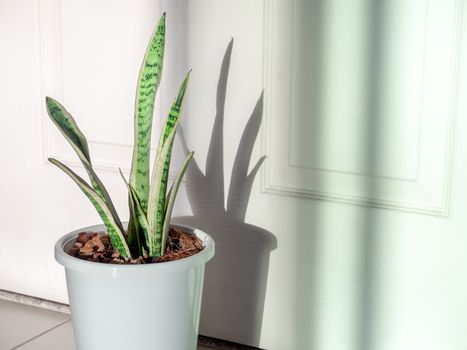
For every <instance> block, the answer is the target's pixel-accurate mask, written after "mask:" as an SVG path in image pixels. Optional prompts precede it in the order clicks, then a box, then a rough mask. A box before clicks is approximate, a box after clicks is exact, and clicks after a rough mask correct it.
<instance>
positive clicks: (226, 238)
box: [174, 40, 277, 346]
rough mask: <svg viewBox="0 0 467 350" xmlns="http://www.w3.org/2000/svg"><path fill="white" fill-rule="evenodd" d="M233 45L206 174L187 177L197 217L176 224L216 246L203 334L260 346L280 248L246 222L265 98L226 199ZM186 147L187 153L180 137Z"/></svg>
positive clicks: (194, 167) (192, 172)
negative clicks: (272, 263)
mask: <svg viewBox="0 0 467 350" xmlns="http://www.w3.org/2000/svg"><path fill="white" fill-rule="evenodd" d="M232 48H233V40H232V41H231V42H230V43H229V45H228V46H227V49H226V52H225V54H224V58H223V61H222V65H221V70H220V76H219V81H218V85H217V97H216V107H217V108H216V116H215V121H214V126H213V130H212V133H211V141H210V144H209V150H208V154H207V160H206V172H205V174H204V173H203V172H202V171H201V170H200V168H199V166H198V164H197V163H196V160H193V161H192V164H191V165H190V168H189V170H188V171H187V175H186V179H187V195H188V200H189V202H190V206H191V208H192V212H193V216H185V217H177V218H174V222H175V223H180V224H186V225H191V226H195V227H198V228H200V229H202V230H203V231H205V232H207V233H208V234H210V235H211V236H212V237H213V238H214V240H215V243H216V255H215V257H214V258H213V260H212V261H211V262H210V263H209V264H208V265H207V267H206V277H205V285H204V295H203V304H202V305H203V306H202V313H201V320H200V333H201V334H203V335H207V336H212V337H216V338H221V339H225V340H231V341H235V342H238V343H242V344H248V345H251V346H258V345H259V340H260V335H261V324H262V318H263V311H264V298H265V293H266V284H267V276H268V269H269V256H270V253H271V251H272V250H274V249H275V248H276V246H277V240H276V238H275V236H274V235H273V234H272V233H271V232H269V231H266V230H264V229H262V228H261V227H258V226H254V225H251V224H248V223H246V222H245V215H246V210H247V207H248V202H249V198H250V194H251V190H252V186H253V182H254V179H255V176H256V174H257V172H258V170H259V169H260V167H261V165H262V163H263V162H264V159H265V157H264V156H263V157H261V158H260V159H259V160H258V161H257V162H256V164H255V165H254V166H253V168H252V170H251V171H250V172H248V169H249V166H250V161H251V156H252V152H253V147H254V144H255V141H256V138H257V136H258V133H259V129H260V126H261V121H262V115H263V93H261V95H260V97H259V98H258V101H257V103H256V105H255V107H254V109H253V112H252V114H251V116H250V118H249V120H248V122H247V124H246V126H245V129H244V131H243V134H242V137H241V139H240V143H239V147H238V150H237V154H236V157H235V161H234V164H233V169H232V176H231V181H230V186H229V192H228V198H227V207H226V208H225V205H224V202H225V194H224V170H223V169H224V135H223V126H224V107H225V98H226V89H227V80H228V73H229V67H230V59H231V55H232ZM179 134H180V136H181V139H182V147H183V148H184V150H185V152H186V153H187V152H188V147H187V145H186V142H185V138H184V136H183V130H180V131H179Z"/></svg>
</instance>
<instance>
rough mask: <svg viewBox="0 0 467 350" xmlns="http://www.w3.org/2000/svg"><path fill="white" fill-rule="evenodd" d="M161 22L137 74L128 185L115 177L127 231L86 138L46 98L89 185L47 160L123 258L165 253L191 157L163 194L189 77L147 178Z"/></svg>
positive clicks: (65, 113)
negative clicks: (85, 201) (125, 206)
mask: <svg viewBox="0 0 467 350" xmlns="http://www.w3.org/2000/svg"><path fill="white" fill-rule="evenodd" d="M165 18H166V16H165V13H164V14H163V15H162V17H161V19H160V20H159V23H158V24H157V26H156V28H155V30H154V32H153V34H152V36H151V39H150V41H149V44H148V47H147V49H146V54H145V56H144V59H143V63H142V66H141V69H140V72H139V79H138V84H137V89H136V103H135V111H134V128H135V130H134V149H133V159H132V164H131V171H130V178H129V180H128V181H127V180H126V179H125V177H124V176H123V174H122V173H121V172H120V173H121V175H122V177H123V179H124V181H125V183H126V185H127V188H128V201H129V207H130V220H129V223H128V228H127V231H125V229H124V226H123V225H122V222H121V220H120V218H119V217H118V214H117V211H116V210H115V207H114V205H113V204H112V200H111V198H110V196H109V193H108V192H107V190H106V189H105V186H104V184H103V183H102V181H101V180H100V179H99V177H98V176H97V174H96V172H95V171H94V169H93V166H92V162H91V156H90V153H89V147H88V142H87V140H86V137H85V136H84V134H83V133H82V131H81V130H80V129H79V127H78V125H77V123H76V121H75V119H74V118H73V117H72V116H71V114H70V113H69V112H68V111H67V110H66V109H65V107H63V105H62V104H60V103H59V102H58V101H56V100H54V99H53V98H51V97H46V107H47V112H48V114H49V116H50V118H51V119H52V121H53V122H54V124H55V125H56V126H57V127H58V129H59V130H60V132H61V133H62V134H63V136H64V137H65V139H66V140H67V141H68V142H69V143H70V145H71V147H72V148H73V149H74V150H75V152H76V154H77V155H78V158H79V159H80V161H81V163H82V164H83V166H84V169H85V170H86V172H87V175H88V176H89V183H88V182H87V181H86V180H84V179H83V178H82V177H80V176H78V175H77V174H76V173H74V172H73V171H72V170H71V169H70V168H69V167H67V166H66V165H65V164H63V163H61V162H60V161H58V160H57V159H54V158H49V161H50V162H51V163H52V164H54V165H56V166H57V167H59V168H60V169H61V170H63V171H64V172H65V173H66V174H67V175H68V176H69V177H70V178H71V179H72V180H73V181H74V182H75V183H76V184H77V185H78V186H79V188H80V189H81V190H82V191H83V193H84V194H85V195H86V196H87V197H88V198H89V200H90V201H91V203H92V204H93V205H94V207H95V208H96V210H97V212H98V213H99V215H100V217H101V218H102V221H103V222H104V225H105V227H106V230H107V233H108V234H109V237H110V240H111V243H112V246H113V247H114V249H116V250H117V251H118V252H119V253H120V255H121V256H123V257H134V258H135V257H138V256H141V255H144V254H147V255H149V256H151V257H157V256H160V255H163V254H164V252H165V249H166V246H167V240H168V233H169V224H170V217H171V214H172V208H173V205H174V202H175V198H176V195H177V192H178V189H179V187H180V183H181V181H182V178H183V176H184V174H185V172H186V170H187V168H188V165H189V164H190V161H191V159H192V157H193V152H190V153H189V154H188V156H187V157H186V159H185V161H184V163H183V165H182V167H181V169H180V170H179V173H178V175H177V177H176V178H175V180H174V182H173V183H172V186H171V188H170V189H169V190H168V191H167V185H168V176H169V168H170V160H171V154H172V146H173V142H174V137H175V133H176V131H177V127H178V125H179V117H180V113H181V111H182V105H183V100H184V97H185V92H186V89H187V86H188V80H189V77H190V72H188V74H187V75H186V77H185V79H184V81H183V83H182V85H181V86H180V89H179V92H178V95H177V96H176V98H175V100H174V102H173V104H172V106H171V108H170V111H169V114H168V117H167V118H166V120H165V123H164V126H163V128H162V133H161V136H160V140H159V145H158V148H157V155H156V159H155V162H154V166H153V169H152V174H150V169H149V163H150V159H149V158H150V146H151V130H152V121H153V113H154V100H155V97H156V93H157V90H158V87H159V83H160V80H161V74H162V67H163V61H164V48H165Z"/></svg>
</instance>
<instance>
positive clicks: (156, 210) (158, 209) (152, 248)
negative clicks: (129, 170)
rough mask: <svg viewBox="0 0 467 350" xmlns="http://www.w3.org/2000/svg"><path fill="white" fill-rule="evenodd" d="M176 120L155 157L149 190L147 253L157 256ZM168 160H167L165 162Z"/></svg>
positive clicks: (159, 247)
mask: <svg viewBox="0 0 467 350" xmlns="http://www.w3.org/2000/svg"><path fill="white" fill-rule="evenodd" d="M177 127H178V121H177V122H176V123H175V125H174V127H173V128H172V131H171V132H170V134H169V135H168V137H167V142H166V143H165V144H164V146H163V147H162V149H161V151H160V153H158V155H157V157H156V163H155V164H154V168H153V172H152V183H151V188H150V192H149V203H148V224H149V255H150V256H158V255H159V254H160V250H161V238H162V227H163V224H164V217H165V194H166V189H167V177H164V174H165V173H168V164H170V151H171V149H172V144H173V140H174V137H175V132H176V131H177ZM167 160H169V162H167Z"/></svg>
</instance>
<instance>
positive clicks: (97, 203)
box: [49, 158, 130, 257]
mask: <svg viewBox="0 0 467 350" xmlns="http://www.w3.org/2000/svg"><path fill="white" fill-rule="evenodd" d="M49 161H50V162H51V163H52V164H54V165H56V166H57V167H58V168H60V169H61V170H63V171H64V172H65V173H66V174H67V175H68V176H69V177H70V178H71V179H72V180H73V181H74V182H75V183H76V184H77V185H78V186H79V188H80V189H81V191H83V193H84V194H85V195H86V197H88V198H89V200H90V201H91V203H92V204H93V205H94V207H95V208H96V210H97V212H98V213H99V215H100V217H101V218H102V221H103V222H104V225H105V227H106V229H107V233H108V234H109V237H110V240H111V242H112V246H113V248H114V249H116V250H117V251H118V252H119V253H120V255H121V256H123V257H130V249H129V248H128V245H127V243H126V240H125V236H124V234H123V232H122V231H121V230H120V228H119V227H118V225H117V223H116V222H115V221H114V219H113V216H112V214H111V213H110V211H109V209H108V208H107V205H106V203H105V202H104V201H103V199H102V198H101V197H100V196H99V195H98V194H97V193H96V191H94V190H93V189H92V188H91V186H89V185H88V184H87V183H86V181H84V180H83V178H81V177H80V176H79V175H77V174H76V173H74V172H73V171H72V170H71V169H70V168H68V167H67V166H66V165H65V164H63V163H61V162H60V161H58V160H56V159H54V158H49Z"/></svg>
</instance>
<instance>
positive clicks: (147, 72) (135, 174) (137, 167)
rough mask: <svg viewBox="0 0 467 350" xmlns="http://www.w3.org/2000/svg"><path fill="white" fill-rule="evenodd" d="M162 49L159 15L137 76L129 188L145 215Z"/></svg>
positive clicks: (163, 29)
mask: <svg viewBox="0 0 467 350" xmlns="http://www.w3.org/2000/svg"><path fill="white" fill-rule="evenodd" d="M164 47H165V13H164V14H163V15H162V17H161V19H160V21H159V23H158V25H157V27H156V29H155V30H154V33H153V34H152V37H151V40H150V41H149V45H148V47H147V50H146V55H145V56H144V60H143V64H142V66H141V70H140V73H139V80H138V87H137V90H136V104H135V136H134V138H135V144H134V149H133V159H132V164H131V172H130V185H131V186H132V187H133V188H134V189H135V190H136V193H137V194H138V197H139V198H140V200H141V205H142V208H143V209H144V210H145V211H146V209H147V200H148V195H149V155H150V147H151V129H152V120H153V114H154V99H155V97H156V92H157V89H158V87H159V83H160V79H161V74H162V66H163V59H164Z"/></svg>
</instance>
